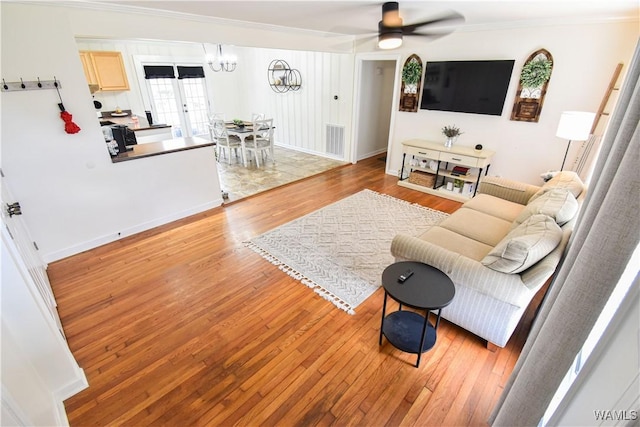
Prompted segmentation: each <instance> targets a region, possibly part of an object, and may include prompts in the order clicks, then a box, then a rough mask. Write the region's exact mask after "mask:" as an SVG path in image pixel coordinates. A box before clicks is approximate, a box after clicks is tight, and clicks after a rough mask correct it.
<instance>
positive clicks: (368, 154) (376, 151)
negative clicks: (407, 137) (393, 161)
mask: <svg viewBox="0 0 640 427" xmlns="http://www.w3.org/2000/svg"><path fill="white" fill-rule="evenodd" d="M386 152H387V149H386V148H381V149H380V150H375V151H370V152H369V153H366V154H361V155H359V156H358V157H357V159H356V160H357V161H360V160H364V159H368V158H369V157H373V156H377V155H379V154H382V153H386Z"/></svg>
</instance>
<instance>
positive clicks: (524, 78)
mask: <svg viewBox="0 0 640 427" xmlns="http://www.w3.org/2000/svg"><path fill="white" fill-rule="evenodd" d="M552 65H553V64H552V62H551V61H550V60H548V59H536V60H533V61H529V62H527V63H526V64H524V67H522V73H520V83H522V86H523V87H539V86H542V85H543V84H544V83H545V82H546V81H547V80H549V78H550V77H551V66H552Z"/></svg>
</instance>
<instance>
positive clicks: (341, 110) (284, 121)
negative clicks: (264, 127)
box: [77, 39, 353, 159]
mask: <svg viewBox="0 0 640 427" xmlns="http://www.w3.org/2000/svg"><path fill="white" fill-rule="evenodd" d="M77 44H78V50H112V51H119V52H122V56H123V60H124V62H125V68H126V70H127V76H128V78H129V84H130V87H131V90H130V91H123V92H97V93H96V94H95V95H94V98H95V99H96V100H98V101H100V102H102V104H103V108H102V109H103V110H113V109H115V108H116V107H120V108H122V109H131V110H132V111H133V112H134V113H135V114H139V115H143V114H144V110H147V109H149V104H148V102H147V101H146V98H147V94H146V93H145V90H146V89H145V88H144V87H142V88H141V82H143V79H144V78H143V77H142V76H138V73H139V71H138V69H139V67H137V66H136V63H135V61H136V58H138V57H141V56H144V57H150V56H155V57H159V58H176V59H183V60H186V59H190V60H192V61H203V59H204V49H203V46H202V45H201V44H197V43H172V42H142V41H117V40H104V39H93V40H92V39H78V40H77ZM206 49H207V52H208V53H213V52H215V45H206ZM223 49H224V53H233V54H235V55H236V56H237V57H238V67H237V69H236V71H234V72H232V73H215V72H213V71H211V70H210V69H209V68H208V66H207V65H206V64H204V62H203V65H204V67H205V73H206V76H207V88H208V91H209V95H210V98H211V104H212V105H211V112H216V113H218V112H219V113H224V114H225V117H226V119H227V120H230V119H233V118H244V119H250V118H251V114H252V113H264V114H265V117H267V118H273V119H274V125H275V126H276V131H275V139H276V143H277V144H278V145H281V146H284V147H288V148H292V149H296V150H299V151H303V152H307V153H312V154H318V155H322V156H326V157H332V158H339V159H344V158H345V156H346V153H349V141H350V137H351V135H350V129H351V106H352V99H353V96H352V92H353V91H352V87H351V85H349V84H346V82H345V79H344V78H341V76H345V75H346V76H351V75H353V57H352V55H348V54H337V53H324V52H307V51H292V50H281V49H263V48H247V47H235V46H224V47H223ZM274 59H282V60H285V61H287V62H288V63H289V65H290V66H291V68H295V69H297V70H299V71H300V74H301V76H302V87H301V88H300V89H299V90H298V91H289V92H286V93H277V92H274V91H273V90H272V89H271V87H270V86H269V84H268V73H267V69H268V67H269V64H270V63H271V61H273V60H274ZM335 96H337V97H338V99H337V100H336V99H334V97H335ZM328 123H331V124H337V125H340V126H344V127H345V130H346V132H345V151H344V152H343V153H341V154H340V155H337V154H333V153H328V152H327V150H326V144H325V129H326V124H328Z"/></svg>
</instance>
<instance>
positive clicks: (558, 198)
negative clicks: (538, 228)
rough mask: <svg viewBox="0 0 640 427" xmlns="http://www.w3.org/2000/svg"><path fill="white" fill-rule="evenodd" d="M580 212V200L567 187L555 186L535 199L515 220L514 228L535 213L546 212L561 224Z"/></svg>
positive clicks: (545, 213)
mask: <svg viewBox="0 0 640 427" xmlns="http://www.w3.org/2000/svg"><path fill="white" fill-rule="evenodd" d="M576 213H578V201H577V200H576V198H575V197H573V194H571V192H570V191H569V190H567V189H566V188H553V189H551V190H549V191H547V192H546V193H544V194H543V195H541V196H540V197H538V198H536V199H535V200H533V201H530V202H529V203H528V204H527V206H526V207H525V208H524V209H523V210H522V212H520V214H519V215H518V216H517V217H516V219H515V220H514V228H515V227H516V226H518V225H519V224H522V223H523V222H524V221H525V220H526V219H527V218H529V217H530V216H531V215H535V214H544V215H547V216H550V217H551V218H553V219H555V220H556V223H557V224H558V225H560V226H562V225H563V224H565V223H566V222H568V221H570V220H571V219H572V218H573V217H574V216H575V215H576Z"/></svg>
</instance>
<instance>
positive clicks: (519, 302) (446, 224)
mask: <svg viewBox="0 0 640 427" xmlns="http://www.w3.org/2000/svg"><path fill="white" fill-rule="evenodd" d="M585 193H586V188H585V186H584V184H583V183H582V181H581V180H580V178H579V177H578V176H577V174H575V173H574V172H559V173H558V174H557V175H555V176H554V177H553V178H552V179H551V180H549V181H547V182H546V183H544V185H543V186H541V187H538V186H534V185H529V184H523V183H519V182H515V181H511V180H507V179H503V178H495V177H485V178H484V179H483V180H482V182H481V183H480V185H479V187H478V193H477V195H476V196H475V197H474V198H473V199H471V200H469V201H467V202H466V203H465V204H464V205H462V207H461V208H460V209H458V210H457V211H456V212H454V213H453V214H452V215H451V216H449V217H448V218H447V219H445V220H444V221H442V222H441V223H440V224H438V225H436V226H433V227H431V228H430V229H429V230H427V231H426V232H424V233H423V234H422V235H421V236H418V237H412V236H408V235H397V236H396V237H395V238H394V239H393V241H392V243H391V253H392V255H393V256H394V257H395V258H396V260H397V261H406V260H413V261H420V262H424V263H426V264H429V265H432V266H434V267H436V268H438V269H440V270H442V271H443V272H445V273H446V274H447V275H449V277H451V280H453V282H454V284H455V287H456V296H455V298H454V299H453V301H452V303H451V304H450V305H449V306H447V307H446V308H445V309H444V310H443V311H442V317H444V318H445V319H447V320H449V321H451V322H453V323H455V324H457V325H459V326H461V327H463V328H464V329H466V330H468V331H470V332H472V333H474V334H476V335H478V336H480V337H481V338H484V339H485V340H487V342H488V344H489V343H492V344H495V345H497V346H500V347H504V346H505V345H506V343H507V341H508V340H509V338H510V337H511V334H512V333H513V331H514V329H515V327H516V326H517V324H518V322H519V321H520V318H521V317H522V315H523V313H524V311H525V309H526V308H527V306H528V305H529V303H530V302H531V299H532V298H533V297H534V296H535V294H536V292H537V291H538V290H539V289H540V288H541V287H542V286H543V285H544V283H545V282H546V281H547V279H549V277H551V275H552V274H553V273H554V271H555V269H556V267H557V265H558V263H559V261H560V258H561V256H562V253H563V251H564V249H565V247H566V245H567V242H568V240H569V236H570V235H571V231H572V229H573V226H574V223H575V221H576V217H577V214H578V211H579V208H580V205H581V204H582V201H583V199H584V197H585ZM425 286H428V283H426V284H425Z"/></svg>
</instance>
